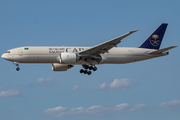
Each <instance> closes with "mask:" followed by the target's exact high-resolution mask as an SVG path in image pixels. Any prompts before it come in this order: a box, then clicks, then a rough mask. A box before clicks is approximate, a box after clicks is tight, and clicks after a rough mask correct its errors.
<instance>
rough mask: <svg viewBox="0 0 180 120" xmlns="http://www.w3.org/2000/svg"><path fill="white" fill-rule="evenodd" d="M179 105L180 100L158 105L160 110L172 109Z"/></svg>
mask: <svg viewBox="0 0 180 120" xmlns="http://www.w3.org/2000/svg"><path fill="white" fill-rule="evenodd" d="M178 105H180V100H172V101H170V102H163V103H161V104H160V105H159V107H161V108H165V107H174V106H178Z"/></svg>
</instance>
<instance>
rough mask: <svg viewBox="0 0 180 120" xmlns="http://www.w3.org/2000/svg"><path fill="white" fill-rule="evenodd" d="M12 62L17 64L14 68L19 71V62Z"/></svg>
mask: <svg viewBox="0 0 180 120" xmlns="http://www.w3.org/2000/svg"><path fill="white" fill-rule="evenodd" d="M13 64H15V65H16V66H17V68H16V70H17V71H19V70H20V68H19V64H18V63H17V62H13Z"/></svg>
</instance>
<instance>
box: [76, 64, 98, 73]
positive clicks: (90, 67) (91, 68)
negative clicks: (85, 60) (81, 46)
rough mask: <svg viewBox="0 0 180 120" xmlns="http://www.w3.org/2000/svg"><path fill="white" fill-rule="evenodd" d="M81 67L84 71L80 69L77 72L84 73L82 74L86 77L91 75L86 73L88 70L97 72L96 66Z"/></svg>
mask: <svg viewBox="0 0 180 120" xmlns="http://www.w3.org/2000/svg"><path fill="white" fill-rule="evenodd" d="M82 66H83V68H84V69H85V70H83V69H81V70H80V71H79V72H80V73H84V74H88V75H91V73H92V72H91V71H88V69H89V70H93V71H96V70H97V67H96V66H92V65H91V66H89V65H82Z"/></svg>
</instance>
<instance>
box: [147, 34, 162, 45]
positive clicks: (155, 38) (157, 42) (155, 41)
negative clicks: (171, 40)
mask: <svg viewBox="0 0 180 120" xmlns="http://www.w3.org/2000/svg"><path fill="white" fill-rule="evenodd" d="M158 38H159V36H158V35H156V34H154V35H152V39H150V40H149V41H150V43H151V45H153V46H158V45H160V42H161V41H160V40H158Z"/></svg>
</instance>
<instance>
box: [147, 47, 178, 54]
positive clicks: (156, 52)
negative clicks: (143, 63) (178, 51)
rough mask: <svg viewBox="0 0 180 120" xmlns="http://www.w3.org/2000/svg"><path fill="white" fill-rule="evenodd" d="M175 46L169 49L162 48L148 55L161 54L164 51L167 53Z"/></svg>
mask: <svg viewBox="0 0 180 120" xmlns="http://www.w3.org/2000/svg"><path fill="white" fill-rule="evenodd" d="M175 47H177V46H171V47H167V48H163V49H160V50H156V51H153V52H150V53H149V54H158V53H162V52H165V51H168V50H170V49H173V48H175Z"/></svg>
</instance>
